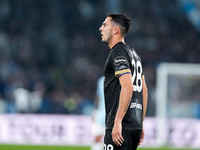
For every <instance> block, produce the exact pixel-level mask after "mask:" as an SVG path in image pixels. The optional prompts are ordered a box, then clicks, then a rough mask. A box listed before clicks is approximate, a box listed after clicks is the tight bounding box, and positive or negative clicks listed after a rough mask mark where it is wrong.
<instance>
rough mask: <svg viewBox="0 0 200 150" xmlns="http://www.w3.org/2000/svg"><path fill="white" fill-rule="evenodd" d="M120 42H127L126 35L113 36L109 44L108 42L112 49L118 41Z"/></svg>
mask: <svg viewBox="0 0 200 150" xmlns="http://www.w3.org/2000/svg"><path fill="white" fill-rule="evenodd" d="M119 42H123V43H125V41H124V37H118V38H117V37H116V38H115V37H113V38H112V39H111V40H110V42H109V44H108V46H109V48H110V49H112V48H113V46H115V45H116V44H117V43H119Z"/></svg>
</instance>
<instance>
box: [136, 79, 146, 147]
mask: <svg viewBox="0 0 200 150" xmlns="http://www.w3.org/2000/svg"><path fill="white" fill-rule="evenodd" d="M142 88H143V93H142V95H143V121H144V118H145V115H146V110H147V102H148V89H147V86H146V82H145V78H144V75H143V76H142ZM143 140H144V128H143V130H142V135H141V138H140V141H139V144H138V145H140V144H141V143H142V142H143Z"/></svg>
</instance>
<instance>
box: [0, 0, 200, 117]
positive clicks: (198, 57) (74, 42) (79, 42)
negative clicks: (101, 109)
mask: <svg viewBox="0 0 200 150" xmlns="http://www.w3.org/2000/svg"><path fill="white" fill-rule="evenodd" d="M184 2H186V1H184V0H170V1H169V0H162V1H161V0H154V1H151V0H104V1H98V0H73V1H69V0H1V1H0V112H1V113H2V114H4V113H6V114H13V113H14V114H15V113H23V114H24V113H34V114H66V115H68V114H77V115H90V114H91V111H92V108H93V103H94V99H95V93H96V82H97V79H98V78H99V77H100V76H101V75H102V72H103V65H104V62H105V59H106V57H107V54H108V53H109V49H108V47H107V45H105V44H102V43H101V38H100V32H99V27H100V26H101V23H102V22H103V21H104V19H105V17H106V15H107V13H109V12H117V13H124V14H126V15H127V16H129V17H130V18H131V20H132V28H131V31H130V33H129V34H128V35H127V36H126V42H127V43H128V44H130V45H131V46H133V47H134V48H135V49H136V51H137V52H138V53H139V55H140V56H141V58H142V60H143V70H144V73H145V76H146V82H147V85H148V89H149V102H148V110H147V116H155V105H156V104H155V89H156V67H157V66H158V64H160V63H162V62H179V63H200V35H199V34H200V33H199V32H200V23H199V22H198V21H199V20H197V19H196V20H195V19H194V18H192V17H190V16H189V15H188V10H190V9H191V7H192V6H193V5H191V4H194V5H195V8H197V9H198V10H199V8H200V4H199V1H198V0H196V1H192V3H189V4H188V5H187V7H186V5H184V4H185V3H184ZM196 15H197V18H200V14H196ZM198 15H199V16H198ZM198 23H199V24H198ZM18 95H23V97H24V99H25V100H24V101H18V99H20V98H19V97H18ZM27 97H29V98H32V99H34V102H31V104H28V105H27V103H30V102H27V101H26V98H27ZM196 118H200V115H197V116H196Z"/></svg>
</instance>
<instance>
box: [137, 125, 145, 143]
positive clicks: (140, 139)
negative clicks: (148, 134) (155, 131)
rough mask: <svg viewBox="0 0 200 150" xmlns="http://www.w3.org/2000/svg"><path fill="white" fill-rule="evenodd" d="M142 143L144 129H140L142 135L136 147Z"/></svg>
mask: <svg viewBox="0 0 200 150" xmlns="http://www.w3.org/2000/svg"><path fill="white" fill-rule="evenodd" d="M143 141H144V128H143V129H142V135H141V137H140V141H139V143H138V146H139V145H141V143H142V142H143Z"/></svg>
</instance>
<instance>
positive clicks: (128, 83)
mask: <svg viewBox="0 0 200 150" xmlns="http://www.w3.org/2000/svg"><path fill="white" fill-rule="evenodd" d="M119 81H120V85H121V93H120V99H119V106H118V110H117V113H116V116H115V122H114V127H113V130H112V138H113V142H114V143H115V144H116V145H117V146H121V144H122V143H123V141H124V139H123V137H122V134H121V133H122V124H121V122H122V119H123V117H124V115H125V114H126V112H127V109H128V107H129V104H130V100H131V97H132V93H133V85H132V79H131V74H124V75H122V76H121V77H119Z"/></svg>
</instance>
